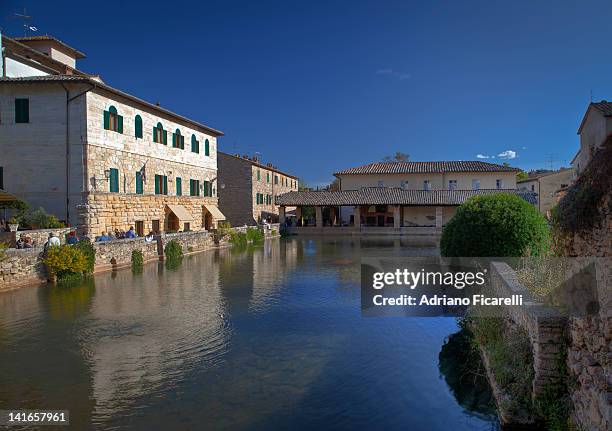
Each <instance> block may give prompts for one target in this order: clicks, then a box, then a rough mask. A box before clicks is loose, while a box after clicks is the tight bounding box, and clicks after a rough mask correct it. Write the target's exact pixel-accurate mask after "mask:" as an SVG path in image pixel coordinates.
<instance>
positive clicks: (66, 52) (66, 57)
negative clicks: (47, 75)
mask: <svg viewBox="0 0 612 431" xmlns="http://www.w3.org/2000/svg"><path fill="white" fill-rule="evenodd" d="M14 40H16V41H17V42H19V43H21V44H23V45H26V46H28V47H29V48H32V49H34V50H36V51H38V52H40V53H42V54H44V55H46V56H47V57H50V58H52V59H53V60H55V61H59V62H60V63H62V64H65V65H66V66H68V67H71V68H72V69H76V61H77V60H79V59H81V58H85V54H83V53H82V52H80V51H77V50H76V49H74V48H72V47H71V46H68V45H66V44H65V43H64V42H62V41H61V40H59V39H56V38H54V37H53V36H46V35H45V36H27V37H16V38H14Z"/></svg>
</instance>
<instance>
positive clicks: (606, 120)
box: [572, 100, 612, 175]
mask: <svg viewBox="0 0 612 431" xmlns="http://www.w3.org/2000/svg"><path fill="white" fill-rule="evenodd" d="M578 135H579V136H580V148H579V149H578V152H577V153H576V155H575V156H574V158H573V160H572V166H573V167H574V168H575V169H576V175H580V173H581V172H582V170H583V169H584V168H585V167H586V166H587V165H588V164H589V162H590V160H591V157H592V156H593V153H594V152H595V151H597V149H598V148H601V146H602V145H603V143H604V142H605V140H606V138H607V137H608V136H611V135H612V102H608V101H606V100H602V101H601V102H592V103H591V104H589V107H588V108H587V110H586V112H585V113H584V117H583V118H582V122H581V123H580V127H578Z"/></svg>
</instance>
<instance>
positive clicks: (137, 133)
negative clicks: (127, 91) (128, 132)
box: [134, 115, 142, 138]
mask: <svg viewBox="0 0 612 431" xmlns="http://www.w3.org/2000/svg"><path fill="white" fill-rule="evenodd" d="M134 137H136V138H142V117H141V116H140V115H136V117H135V118H134Z"/></svg>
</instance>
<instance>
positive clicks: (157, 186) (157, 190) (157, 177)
mask: <svg viewBox="0 0 612 431" xmlns="http://www.w3.org/2000/svg"><path fill="white" fill-rule="evenodd" d="M159 183H160V177H159V175H155V194H156V195H158V194H159Z"/></svg>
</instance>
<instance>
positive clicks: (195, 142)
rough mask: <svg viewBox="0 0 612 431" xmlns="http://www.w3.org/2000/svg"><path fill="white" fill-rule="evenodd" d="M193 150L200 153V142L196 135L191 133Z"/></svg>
mask: <svg viewBox="0 0 612 431" xmlns="http://www.w3.org/2000/svg"><path fill="white" fill-rule="evenodd" d="M191 152H192V153H199V152H200V143H199V142H198V140H197V139H196V136H195V135H191Z"/></svg>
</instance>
